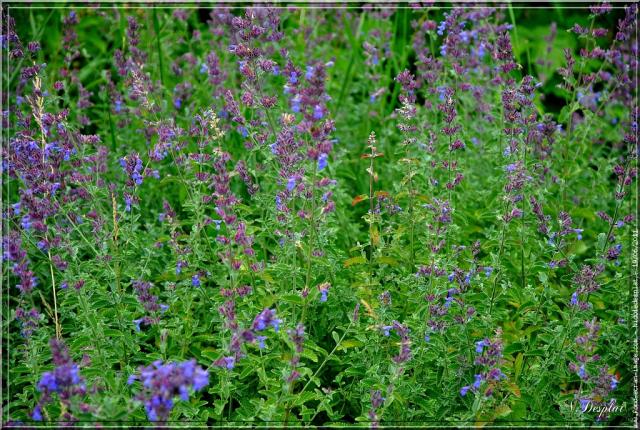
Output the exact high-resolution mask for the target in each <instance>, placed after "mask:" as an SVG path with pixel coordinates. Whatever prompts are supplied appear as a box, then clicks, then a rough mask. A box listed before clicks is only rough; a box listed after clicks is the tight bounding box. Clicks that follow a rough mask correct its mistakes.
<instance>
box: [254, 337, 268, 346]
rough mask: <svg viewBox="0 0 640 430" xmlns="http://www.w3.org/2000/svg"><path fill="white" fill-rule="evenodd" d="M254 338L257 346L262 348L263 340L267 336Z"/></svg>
mask: <svg viewBox="0 0 640 430" xmlns="http://www.w3.org/2000/svg"><path fill="white" fill-rule="evenodd" d="M256 340H257V341H258V348H260V349H264V348H265V345H264V341H265V340H267V336H256Z"/></svg>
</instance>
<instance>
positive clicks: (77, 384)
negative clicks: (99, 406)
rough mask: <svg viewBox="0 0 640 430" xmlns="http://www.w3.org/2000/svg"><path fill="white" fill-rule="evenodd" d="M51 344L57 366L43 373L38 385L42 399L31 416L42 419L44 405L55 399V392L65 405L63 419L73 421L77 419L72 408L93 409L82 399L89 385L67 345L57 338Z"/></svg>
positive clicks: (37, 419)
mask: <svg viewBox="0 0 640 430" xmlns="http://www.w3.org/2000/svg"><path fill="white" fill-rule="evenodd" d="M49 346H50V347H51V356H52V358H53V364H54V365H55V366H56V367H55V369H54V370H53V371H51V372H45V373H43V374H42V377H41V378H40V382H38V386H37V388H38V391H39V392H40V393H41V395H40V400H38V404H37V405H36V407H35V408H34V409H33V412H32V413H31V417H32V418H33V419H34V420H36V421H41V420H42V414H43V410H44V407H45V406H46V405H47V404H49V403H52V402H53V401H54V398H53V394H54V393H55V394H57V396H58V399H59V400H60V402H61V403H62V404H63V405H64V409H65V412H64V413H63V415H62V418H63V420H64V421H68V422H72V421H74V420H75V417H74V415H73V414H72V410H73V409H75V408H76V407H77V408H78V409H79V411H81V412H84V413H86V412H89V411H90V410H91V407H90V406H89V404H87V403H85V402H83V401H82V399H83V398H84V396H85V395H86V394H87V387H86V384H85V381H84V378H83V377H82V376H80V367H79V366H78V365H77V364H76V363H74V362H73V360H72V359H71V356H70V355H69V349H68V348H67V346H66V345H65V344H64V343H63V342H61V341H59V340H57V339H51V341H50V342H49ZM72 406H73V409H72Z"/></svg>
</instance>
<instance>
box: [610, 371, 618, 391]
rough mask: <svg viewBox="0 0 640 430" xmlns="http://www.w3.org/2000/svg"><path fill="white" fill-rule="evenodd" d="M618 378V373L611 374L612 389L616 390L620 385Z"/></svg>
mask: <svg viewBox="0 0 640 430" xmlns="http://www.w3.org/2000/svg"><path fill="white" fill-rule="evenodd" d="M618 382H620V381H618V378H616V375H611V389H612V390H615V389H616V388H617V387H618Z"/></svg>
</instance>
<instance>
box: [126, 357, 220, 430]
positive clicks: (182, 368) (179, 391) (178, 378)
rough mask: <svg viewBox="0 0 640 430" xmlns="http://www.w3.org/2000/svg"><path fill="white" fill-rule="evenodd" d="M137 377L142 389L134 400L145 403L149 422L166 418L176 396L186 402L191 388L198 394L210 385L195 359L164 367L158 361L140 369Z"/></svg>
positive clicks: (205, 372)
mask: <svg viewBox="0 0 640 430" xmlns="http://www.w3.org/2000/svg"><path fill="white" fill-rule="evenodd" d="M137 377H138V376H136V378H137ZM139 378H140V381H141V382H142V385H143V387H144V390H143V391H142V392H140V393H139V394H138V395H136V397H135V398H136V400H139V401H141V402H143V403H144V406H145V410H146V412H147V417H148V418H149V420H150V421H159V422H165V421H166V420H167V419H168V418H169V414H170V413H171V410H172V409H173V406H174V399H175V398H176V397H180V398H181V399H182V400H184V401H186V400H188V399H189V389H190V388H191V389H193V390H194V391H200V390H202V389H203V388H204V387H206V386H207V385H208V384H209V374H208V373H207V371H206V370H204V369H202V368H201V367H200V366H198V365H197V364H196V361H195V360H190V361H185V362H183V363H166V364H163V362H162V361H161V360H158V361H155V362H153V364H152V365H151V366H148V367H141V368H140V372H139Z"/></svg>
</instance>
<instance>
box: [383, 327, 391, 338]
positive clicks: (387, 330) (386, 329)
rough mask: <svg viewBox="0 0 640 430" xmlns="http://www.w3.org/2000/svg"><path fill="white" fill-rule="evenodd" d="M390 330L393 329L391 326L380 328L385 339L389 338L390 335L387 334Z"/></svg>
mask: <svg viewBox="0 0 640 430" xmlns="http://www.w3.org/2000/svg"><path fill="white" fill-rule="evenodd" d="M392 328H393V326H390V325H385V326H382V331H383V332H384V335H385V336H387V337H389V336H390V334H391V333H389V332H390V330H391V329H392Z"/></svg>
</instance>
